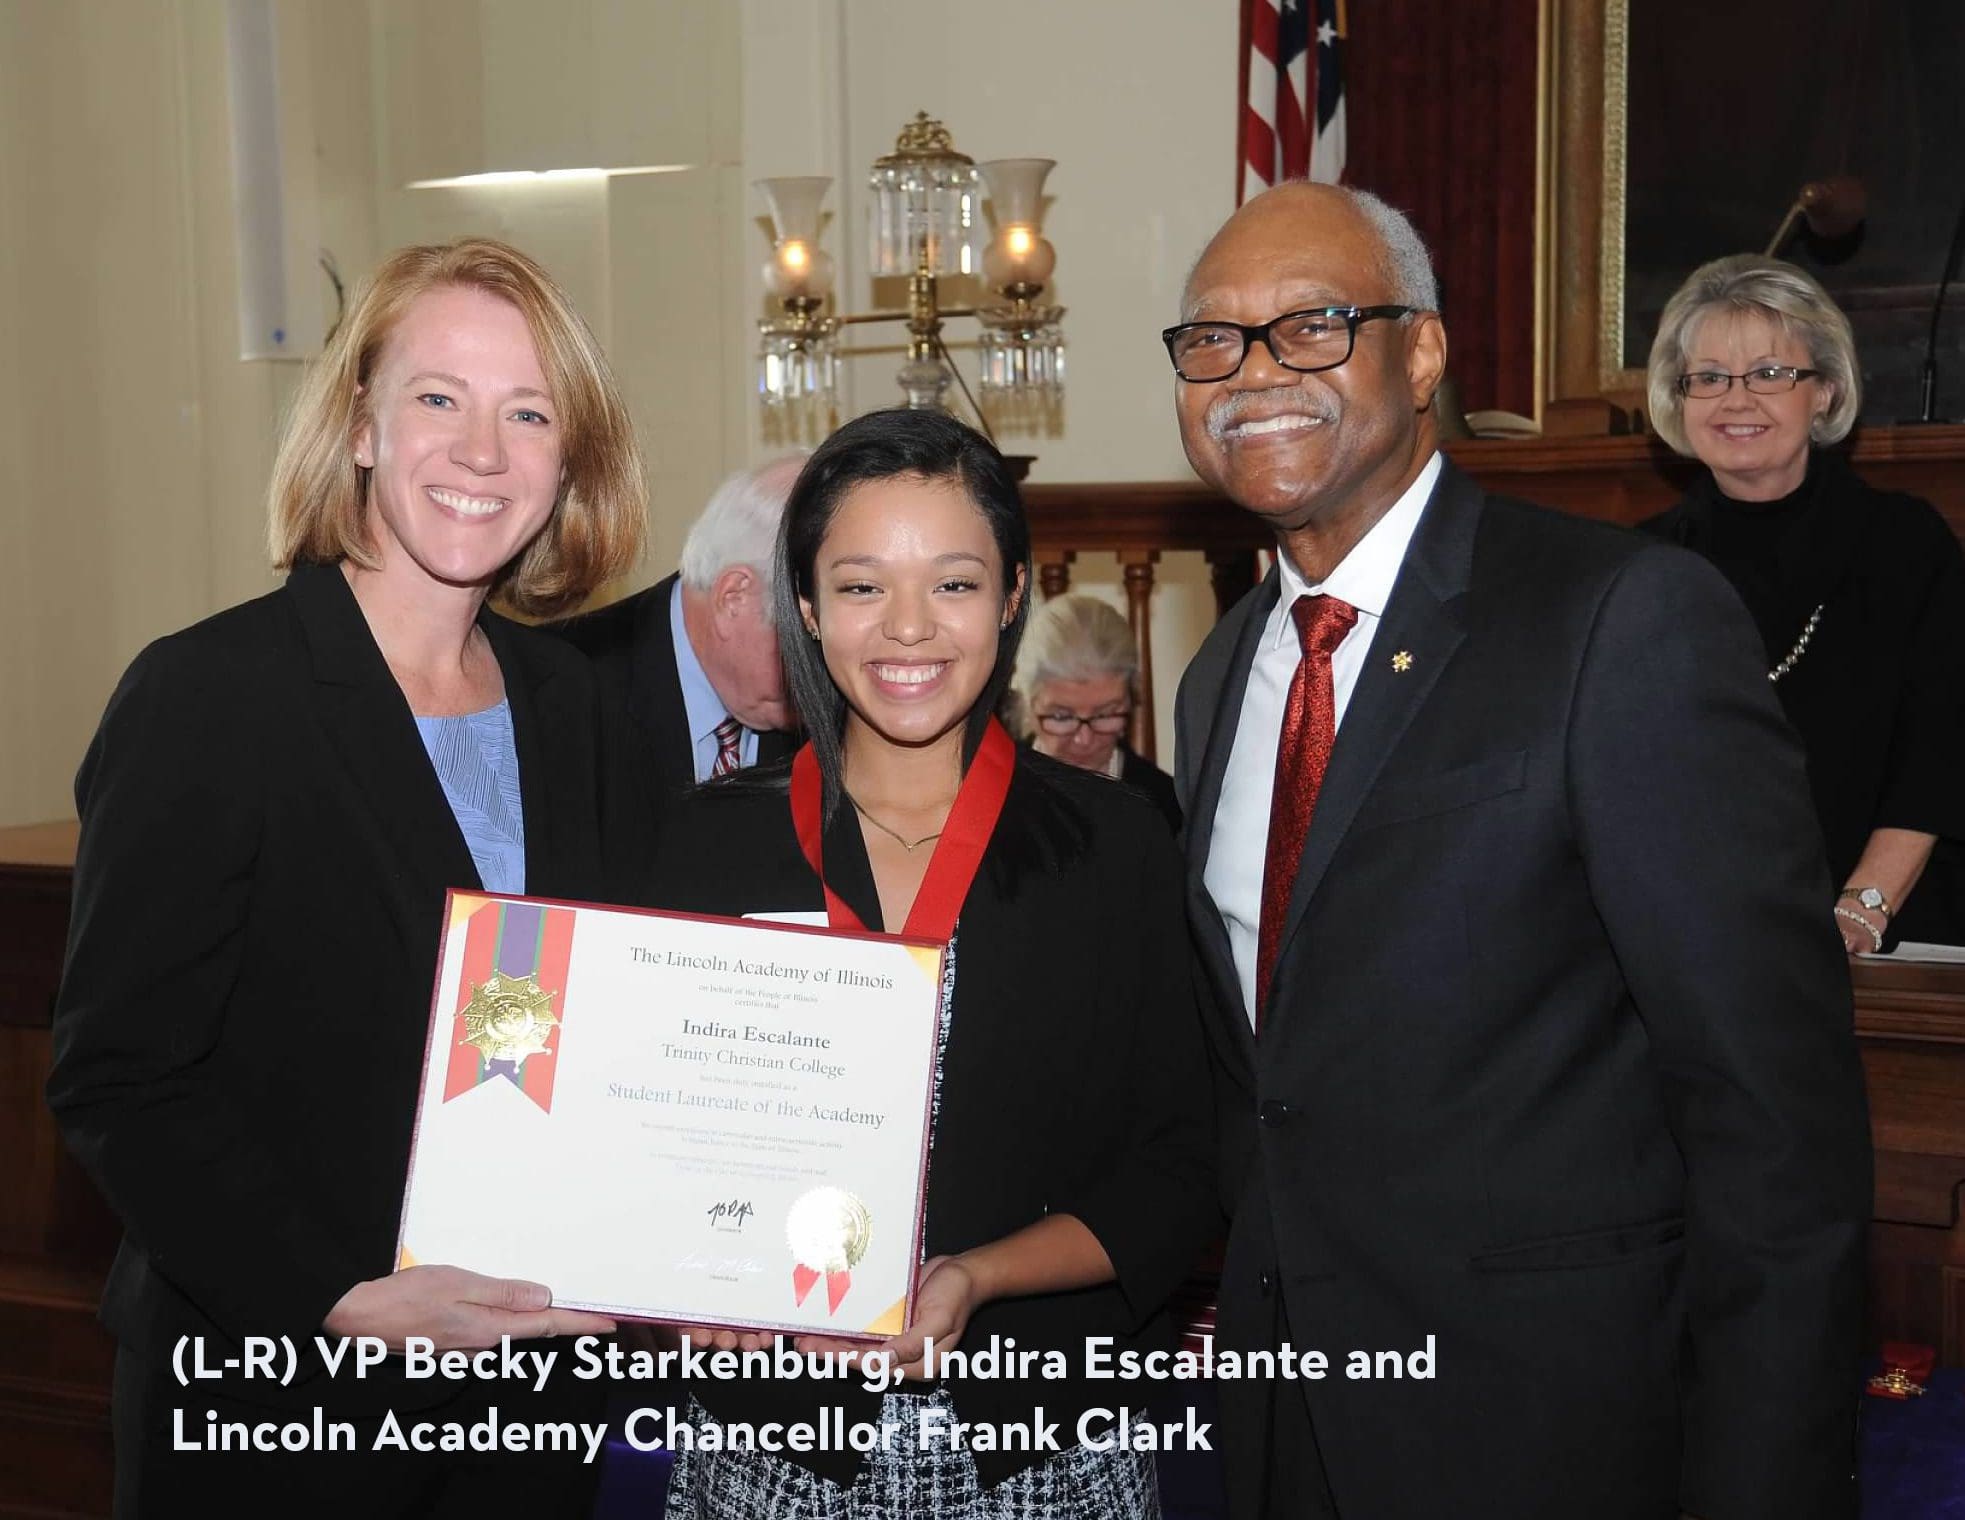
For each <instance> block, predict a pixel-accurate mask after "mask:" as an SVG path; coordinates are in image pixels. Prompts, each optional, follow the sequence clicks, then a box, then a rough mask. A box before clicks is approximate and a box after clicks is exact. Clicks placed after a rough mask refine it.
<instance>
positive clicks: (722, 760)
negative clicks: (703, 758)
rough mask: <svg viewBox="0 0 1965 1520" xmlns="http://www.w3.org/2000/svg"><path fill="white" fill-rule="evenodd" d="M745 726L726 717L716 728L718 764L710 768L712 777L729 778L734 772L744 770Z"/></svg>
mask: <svg viewBox="0 0 1965 1520" xmlns="http://www.w3.org/2000/svg"><path fill="white" fill-rule="evenodd" d="M743 742H744V725H743V724H741V723H739V722H738V721H737V720H736V719H735V718H731V717H726V718H724V720H723V721H722V722H721V723H719V724H717V726H716V764H714V765H712V766H711V767H710V775H712V776H727V775H729V774H730V773H731V772H732V771H736V770H742V769H743V766H744V751H743Z"/></svg>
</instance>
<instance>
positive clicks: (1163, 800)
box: [1016, 596, 1180, 831]
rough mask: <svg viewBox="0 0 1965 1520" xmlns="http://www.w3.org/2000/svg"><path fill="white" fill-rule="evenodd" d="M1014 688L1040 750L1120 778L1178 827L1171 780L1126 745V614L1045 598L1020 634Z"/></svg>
mask: <svg viewBox="0 0 1965 1520" xmlns="http://www.w3.org/2000/svg"><path fill="white" fill-rule="evenodd" d="M1019 664H1020V665H1021V667H1022V668H1021V669H1020V671H1019V672H1018V676H1017V687H1016V689H1017V694H1018V696H1019V698H1020V699H1021V700H1020V703H1019V707H1020V714H1019V716H1020V717H1021V719H1022V725H1023V733H1024V738H1025V739H1026V740H1027V741H1028V742H1029V744H1030V746H1031V747H1032V748H1033V749H1035V750H1036V751H1037V752H1038V753H1039V754H1042V755H1049V756H1051V758H1052V759H1054V760H1062V761H1064V762H1065V763H1066V764H1067V765H1075V766H1078V767H1079V768H1080V769H1082V770H1088V771H1099V772H1101V773H1102V774H1104V775H1107V776H1110V777H1112V778H1113V779H1114V780H1115V781H1120V782H1123V783H1125V785H1127V786H1129V787H1131V788H1132V789H1133V790H1134V791H1136V792H1138V793H1139V794H1140V795H1141V796H1143V797H1145V798H1146V800H1147V801H1148V802H1150V803H1152V804H1153V805H1154V806H1155V807H1156V808H1158V809H1159V810H1160V812H1161V813H1162V814H1164V815H1165V817H1166V820H1167V824H1168V827H1170V828H1172V829H1174V830H1176V831H1178V830H1179V828H1180V803H1179V801H1178V800H1177V799H1176V798H1175V796H1174V780H1173V777H1171V776H1169V775H1168V774H1167V773H1166V772H1165V771H1163V770H1161V769H1160V768H1159V767H1158V766H1157V765H1155V764H1154V763H1153V762H1152V761H1151V760H1147V759H1143V758H1142V757H1141V756H1139V755H1137V754H1135V753H1134V752H1133V750H1132V749H1131V748H1130V747H1129V746H1128V745H1127V743H1126V729H1127V728H1128V727H1129V726H1130V725H1131V723H1132V717H1133V708H1134V707H1135V706H1136V705H1137V704H1138V701H1139V685H1138V683H1139V651H1138V649H1137V648H1136V647H1135V646H1134V644H1133V631H1132V629H1131V628H1130V627H1129V626H1128V625H1127V623H1126V620H1125V618H1123V617H1122V616H1120V615H1119V613H1117V612H1116V611H1114V610H1113V609H1112V608H1111V607H1108V606H1107V605H1106V604H1105V603H1104V602H1101V601H1099V600H1098V599H1097V598H1096V597H1090V596H1061V597H1058V598H1056V599H1055V600H1053V601H1050V602H1046V603H1045V604H1044V606H1043V607H1042V608H1041V609H1039V611H1038V612H1037V613H1036V614H1035V615H1033V616H1032V618H1031V620H1030V633H1029V635H1028V636H1027V637H1026V638H1025V639H1024V644H1023V657H1022V659H1021V661H1020V662H1019Z"/></svg>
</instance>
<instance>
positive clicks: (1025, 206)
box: [976, 158, 1058, 232]
mask: <svg viewBox="0 0 1965 1520" xmlns="http://www.w3.org/2000/svg"><path fill="white" fill-rule="evenodd" d="M1057 164H1058V161H1057V160H1056V159H1054V158H992V159H991V160H989V162H988V163H984V164H977V165H976V172H977V173H978V174H980V175H981V176H982V178H983V183H984V184H985V185H987V186H989V209H990V211H991V213H992V214H993V215H994V216H995V217H996V225H997V226H998V227H1009V226H1011V225H1012V224H1015V225H1019V226H1024V227H1028V228H1030V230H1031V231H1032V232H1035V231H1036V230H1037V229H1038V228H1039V227H1042V226H1043V225H1044V180H1045V178H1046V176H1048V175H1049V174H1050V172H1051V171H1052V170H1053V169H1055V168H1056V167H1057Z"/></svg>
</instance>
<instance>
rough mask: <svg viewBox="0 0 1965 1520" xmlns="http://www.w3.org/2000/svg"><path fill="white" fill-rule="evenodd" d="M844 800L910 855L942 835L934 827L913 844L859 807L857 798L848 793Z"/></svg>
mask: <svg viewBox="0 0 1965 1520" xmlns="http://www.w3.org/2000/svg"><path fill="white" fill-rule="evenodd" d="M846 800H847V801H849V802H851V803H852V804H853V811H854V812H856V813H858V814H859V815H860V816H861V817H862V818H864V819H866V821H867V822H868V823H870V824H872V825H873V826H874V827H875V828H876V829H878V830H880V832H881V833H883V834H885V835H886V836H887V837H888V838H889V839H891V840H893V841H894V843H895V844H897V845H899V846H900V847H901V848H902V849H904V850H906V851H907V852H908V854H910V855H912V854H913V853H914V852H915V851H916V850H918V849H920V848H921V847H922V846H923V845H924V844H928V843H931V842H932V841H934V840H937V839H940V838H941V837H942V831H941V830H940V829H936V830H935V832H934V833H932V834H923V835H922V836H921V837H920V838H919V839H917V840H915V841H914V843H913V844H909V843H908V842H907V841H906V840H905V839H903V838H902V837H901V836H900V835H899V834H896V833H895V832H894V831H893V830H892V829H890V828H888V827H887V825H886V824H884V823H882V822H881V821H880V820H879V819H878V818H876V817H874V816H873V814H871V813H869V812H868V811H867V810H866V809H865V808H863V807H861V806H860V800H859V798H857V797H853V796H850V795H849V796H848V797H847V799H846Z"/></svg>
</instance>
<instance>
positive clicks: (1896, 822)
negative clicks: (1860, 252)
mask: <svg viewBox="0 0 1965 1520" xmlns="http://www.w3.org/2000/svg"><path fill="white" fill-rule="evenodd" d="M1650 399H1651V415H1652V421H1653V425H1654V426H1655V427H1656V428H1657V430H1658V434H1659V436H1660V437H1662V438H1663V439H1664V440H1665V441H1666V442H1667V443H1669V444H1670V445H1671V446H1672V447H1673V448H1675V449H1677V450H1678V452H1679V453H1681V454H1689V455H1692V456H1693V457H1694V458H1696V459H1698V460H1699V461H1700V462H1701V463H1702V464H1704V465H1705V466H1706V472H1705V474H1703V475H1702V476H1701V477H1700V479H1699V480H1698V482H1697V483H1696V484H1695V485H1694V486H1693V488H1692V489H1691V491H1689V492H1688V493H1687V494H1686V496H1685V498H1684V499H1683V500H1682V501H1680V502H1679V503H1678V504H1677V505H1676V506H1674V507H1673V508H1672V509H1671V510H1670V511H1669V512H1666V513H1664V514H1663V515H1662V516H1660V517H1657V518H1654V519H1652V520H1651V521H1650V522H1648V523H1646V524H1645V525H1644V526H1645V528H1646V530H1647V531H1649V532H1652V533H1656V534H1658V535H1659V536H1660V537H1663V538H1668V539H1671V540H1672V541H1673V542H1675V543H1679V544H1683V545H1684V546H1685V547H1687V548H1689V549H1693V550H1696V551H1697V552H1698V553H1700V554H1703V555H1704V556H1705V557H1706V558H1707V559H1709V560H1711V561H1712V562H1713V564H1714V565H1715V566H1717V567H1718V569H1719V570H1720V572H1721V573H1722V574H1724V575H1725V576H1726V578H1727V579H1728V580H1729V581H1731V582H1732V583H1733V587H1734V589H1735V590H1736V591H1738V592H1739V593H1740V597H1741V599H1742V600H1743V601H1744V602H1745V603H1746V605H1747V610H1748V611H1749V612H1750V613H1752V614H1753V619H1754V622H1755V624H1756V625H1758V627H1759V629H1760V634H1761V638H1762V640H1763V641H1764V643H1765V646H1766V652H1767V678H1768V680H1769V681H1771V682H1773V683H1774V690H1775V693H1776V695H1777V696H1779V697H1780V699H1781V706H1782V708H1783V710H1784V711H1785V712H1786V713H1787V716H1788V721H1789V722H1790V723H1792V724H1793V725H1794V728H1795V731H1796V733H1798V734H1799V735H1800V737H1801V742H1802V746H1803V747H1804V749H1806V751H1807V754H1808V779H1809V784H1810V787H1811V789H1812V791H1813V793H1814V800H1815V812H1816V816H1817V818H1818V819H1819V821H1820V823H1821V826H1822V835H1823V838H1824V840H1825V841H1826V843H1827V846H1828V859H1829V869H1830V871H1831V872H1833V873H1834V877H1835V887H1836V888H1837V889H1838V891H1839V894H1840V895H1839V896H1838V897H1837V899H1836V901H1835V902H1834V903H1833V904H1832V905H1824V907H1823V910H1822V911H1823V913H1824V914H1825V915H1827V914H1830V913H1833V915H1834V921H1835V926H1836V929H1837V930H1838V931H1839V932H1840V934H1841V935H1842V943H1843V947H1844V948H1845V949H1846V950H1848V951H1849V952H1850V953H1851V954H1859V953H1868V952H1874V951H1878V950H1881V949H1883V948H1884V945H1885V942H1886V941H1890V942H1894V941H1896V940H1898V939H1905V940H1912V941H1917V940H1926V941H1935V942H1938V943H1943V944H1960V943H1965V555H1962V554H1961V553H1960V550H1959V545H1958V539H1957V538H1956V537H1955V536H1954V535H1953V533H1952V531H1951V529H1950V528H1949V527H1948V526H1947V525H1946V523H1945V520H1944V519H1943V518H1942V517H1940V516H1939V515H1938V513H1937V511H1936V510H1935V509H1934V508H1933V507H1932V506H1931V504H1930V503H1929V502H1926V501H1920V500H1919V499H1918V498H1916V497H1914V496H1905V495H1901V494H1899V493H1897V492H1893V491H1879V490H1876V489H1875V488H1874V487H1872V486H1869V485H1866V484H1865V483H1864V482H1863V481H1862V480H1861V479H1860V478H1858V477H1857V475H1856V474H1855V472H1854V471H1853V470H1851V469H1850V468H1849V465H1848V463H1847V462H1846V461H1845V460H1844V459H1843V457H1842V455H1841V454H1840V453H1839V452H1837V450H1836V448H1835V445H1837V444H1839V443H1840V442H1841V441H1842V440H1843V439H1844V438H1846V437H1847V436H1848V434H1849V430H1850V428H1851V427H1852V426H1854V424H1855V421H1856V414H1857V411H1858V409H1859V406H1860V402H1861V372H1860V369H1859V366H1858V364H1857V358H1856V344H1855V338H1854V336H1853V335H1852V334H1851V332H1850V330H1849V319H1848V318H1847V317H1845V316H1843V314H1842V312H1841V311H1840V310H1839V309H1838V308H1837V307H1836V304H1835V302H1834V301H1833V300H1831V299H1830V297H1829V294H1828V292H1827V291H1825V290H1823V289H1822V287H1821V286H1820V285H1819V284H1818V283H1816V281H1815V280H1814V279H1813V278H1811V277H1810V276H1809V275H1808V274H1806V273H1804V272H1803V271H1802V270H1800V269H1797V268H1796V267H1795V266H1794V265H1792V264H1787V263H1783V262H1782V261H1780V260H1778V259H1770V258H1764V257H1761V256H1760V255H1758V254H1736V255H1734V256H1732V257H1730V258H1723V259H1715V260H1714V261H1713V262H1712V263H1710V264H1706V265H1704V266H1702V267H1701V268H1699V269H1697V270H1694V271H1693V273H1692V275H1691V277H1690V278H1689V279H1687V280H1686V282H1685V284H1684V285H1683V286H1681V287H1680V288H1679V290H1678V293H1677V294H1676V295H1674V296H1673V297H1672V298H1671V300H1670V301H1669V302H1667V303H1666V305H1665V310H1664V313H1663V315H1662V316H1661V318H1660V320H1659V324H1658V336H1657V339H1656V341H1655V342H1654V343H1653V344H1652V347H1651V365H1650ZM1913 893H1914V894H1915V895H1913Z"/></svg>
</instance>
